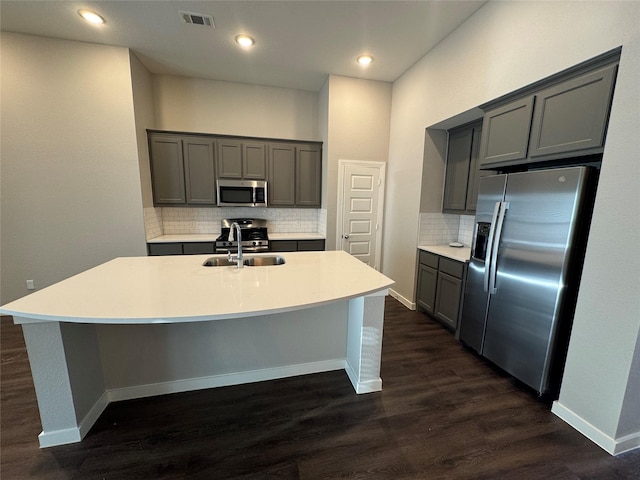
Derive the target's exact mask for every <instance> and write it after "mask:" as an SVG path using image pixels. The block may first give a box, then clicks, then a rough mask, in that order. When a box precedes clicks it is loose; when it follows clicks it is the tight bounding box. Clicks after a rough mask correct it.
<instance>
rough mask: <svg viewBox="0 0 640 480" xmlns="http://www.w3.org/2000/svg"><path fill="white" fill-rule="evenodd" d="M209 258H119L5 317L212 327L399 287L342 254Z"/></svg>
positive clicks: (14, 305)
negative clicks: (256, 260) (227, 263)
mask: <svg viewBox="0 0 640 480" xmlns="http://www.w3.org/2000/svg"><path fill="white" fill-rule="evenodd" d="M210 256H211V255H185V256H158V257H120V258H116V259H114V260H111V261H109V262H106V263H104V264H102V265H98V266H97V267H95V268H92V269H90V270H87V271H85V272H82V273H80V274H78V275H75V276H73V277H70V278H68V279H66V280H63V281H61V282H59V283H56V284H54V285H51V286H50V287H47V288H45V289H43V290H40V291H36V292H34V293H32V294H30V295H28V296H26V297H23V298H20V299H18V300H15V301H14V302H11V303H8V304H6V305H4V306H2V307H0V313H4V314H8V315H13V316H14V317H18V318H19V319H20V318H24V319H31V320H32V321H33V320H35V321H38V320H52V321H63V322H79V323H117V324H140V323H176V322H194V321H208V320H220V319H225V318H233V317H239V316H242V317H248V316H256V315H263V314H268V313H281V312H286V311H291V310H296V309H306V308H309V307H313V306H320V305H324V304H327V303H330V302H334V301H337V300H346V299H351V298H355V297H360V296H363V295H368V294H371V293H374V292H379V291H382V290H385V289H387V288H389V287H390V286H392V285H393V283H394V282H393V281H392V280H390V279H389V278H387V277H385V276H384V275H382V274H381V273H379V272H377V271H376V270H374V269H372V268H370V267H369V266H367V265H365V264H364V263H362V262H360V261H359V260H357V259H356V258H354V257H352V256H351V255H349V254H347V253H346V252H343V251H327V252H290V253H286V254H285V255H283V256H284V258H285V260H286V263H285V264H284V265H277V266H259V267H248V266H245V267H243V268H240V269H238V268H237V267H235V266H231V267H204V266H202V263H203V262H204V261H205V260H206V259H207V258H209V257H210ZM247 256H261V255H247ZM18 322H21V320H18Z"/></svg>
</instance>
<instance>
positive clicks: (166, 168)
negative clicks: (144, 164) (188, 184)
mask: <svg viewBox="0 0 640 480" xmlns="http://www.w3.org/2000/svg"><path fill="white" fill-rule="evenodd" d="M149 154H150V158H151V181H152V185H153V203H154V204H159V205H183V204H184V203H186V198H187V197H186V191H185V185H184V162H183V158H182V138H181V137H177V136H165V135H150V136H149Z"/></svg>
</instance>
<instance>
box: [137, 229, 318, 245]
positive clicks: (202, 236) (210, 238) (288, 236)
mask: <svg viewBox="0 0 640 480" xmlns="http://www.w3.org/2000/svg"><path fill="white" fill-rule="evenodd" d="M219 236H220V233H184V234H179V235H159V236H157V237H153V238H149V239H147V243H189V242H215V241H216V239H217V238H218V237H219ZM268 236H269V240H324V239H325V238H326V236H325V235H322V234H320V233H311V232H310V233H299V232H298V233H270V232H269V233H268Z"/></svg>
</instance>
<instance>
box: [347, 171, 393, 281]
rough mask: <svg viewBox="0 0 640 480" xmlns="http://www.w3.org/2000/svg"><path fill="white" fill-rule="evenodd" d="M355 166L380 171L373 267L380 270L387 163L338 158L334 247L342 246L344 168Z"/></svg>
mask: <svg viewBox="0 0 640 480" xmlns="http://www.w3.org/2000/svg"><path fill="white" fill-rule="evenodd" d="M349 165H351V166H357V167H371V168H377V169H378V170H379V172H380V192H379V196H378V211H377V212H376V223H377V224H378V227H379V228H378V230H377V231H376V253H375V260H374V262H375V265H374V268H375V269H376V270H378V271H382V230H383V229H384V223H383V220H384V199H385V190H386V187H385V185H386V169H387V164H386V163H385V162H375V161H369V160H346V159H339V160H338V192H337V194H338V198H337V202H336V203H337V212H336V249H337V250H340V249H341V247H342V236H341V232H342V215H343V210H344V198H343V196H342V193H343V191H344V168H345V167H346V166H349Z"/></svg>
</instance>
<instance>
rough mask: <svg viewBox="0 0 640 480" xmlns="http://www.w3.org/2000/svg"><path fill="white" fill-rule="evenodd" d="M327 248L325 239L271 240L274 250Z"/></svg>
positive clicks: (307, 250) (296, 250)
mask: <svg viewBox="0 0 640 480" xmlns="http://www.w3.org/2000/svg"><path fill="white" fill-rule="evenodd" d="M324 249H325V241H324V239H319V240H270V241H269V250H271V251H272V252H312V251H313V252H315V251H323V250H324Z"/></svg>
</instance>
